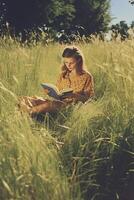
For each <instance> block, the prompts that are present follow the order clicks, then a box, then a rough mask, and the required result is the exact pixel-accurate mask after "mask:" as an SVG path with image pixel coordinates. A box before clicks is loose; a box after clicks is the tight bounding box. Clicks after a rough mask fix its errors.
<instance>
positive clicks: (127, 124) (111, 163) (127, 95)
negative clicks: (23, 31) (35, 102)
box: [0, 38, 134, 200]
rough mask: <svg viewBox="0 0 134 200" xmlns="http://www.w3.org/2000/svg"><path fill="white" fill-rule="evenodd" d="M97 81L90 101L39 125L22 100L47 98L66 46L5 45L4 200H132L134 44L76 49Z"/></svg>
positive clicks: (0, 148)
mask: <svg viewBox="0 0 134 200" xmlns="http://www.w3.org/2000/svg"><path fill="white" fill-rule="evenodd" d="M75 45H77V46H78V47H79V48H80V49H81V50H82V51H83V54H84V56H85V63H86V66H87V69H88V70H89V71H90V72H91V73H92V75H93V77H94V82H95V98H94V100H93V101H92V102H88V103H86V104H83V105H82V104H81V103H80V104H78V105H75V106H74V107H68V108H66V109H64V110H61V111H59V112H58V113H57V114H54V115H49V114H47V115H46V116H44V121H43V122H42V123H39V122H36V121H34V120H32V119H30V117H29V116H28V115H27V114H26V113H24V114H21V113H20V112H19V111H18V109H17V106H16V105H17V100H18V96H21V95H30V96H31V95H37V96H43V97H45V96H44V94H43V91H42V88H41V86H40V83H42V82H51V83H55V82H56V79H57V76H58V74H59V72H60V66H61V61H62V59H61V54H62V51H63V48H64V47H65V46H66V45H61V44H58V43H53V44H52V43H51V44H48V45H43V44H37V45H35V46H32V45H31V46H24V45H20V44H19V43H17V42H15V41H13V40H12V39H11V38H9V39H7V40H6V39H0V199H2V200H8V199H10V200H11V199H12V200H14V199H16V200H18V199H20V200H133V199H134V190H133V185H134V41H133V40H127V41H124V42H119V41H118V42H114V41H113V42H107V43H105V42H101V41H98V40H96V41H95V42H94V43H86V42H84V41H83V42H79V43H77V44H75Z"/></svg>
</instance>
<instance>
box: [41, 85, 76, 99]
mask: <svg viewBox="0 0 134 200" xmlns="http://www.w3.org/2000/svg"><path fill="white" fill-rule="evenodd" d="M41 86H42V87H43V88H44V89H46V90H48V95H49V96H50V97H53V98H55V99H57V100H61V99H62V98H64V97H67V96H69V95H70V94H72V92H73V89H72V88H66V89H63V90H62V91H59V89H58V88H57V87H56V85H54V84H51V83H41Z"/></svg>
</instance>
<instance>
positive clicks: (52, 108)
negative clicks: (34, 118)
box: [30, 100, 65, 115]
mask: <svg viewBox="0 0 134 200" xmlns="http://www.w3.org/2000/svg"><path fill="white" fill-rule="evenodd" d="M62 107H65V103H64V102H62V101H56V100H53V101H51V100H45V101H44V103H41V104H38V105H36V106H33V107H32V108H31V109H30V114H31V115H34V114H38V113H43V114H44V113H46V112H48V113H53V112H56V111H58V110H59V109H61V108H62Z"/></svg>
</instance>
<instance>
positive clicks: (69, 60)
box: [63, 57, 76, 62]
mask: <svg viewBox="0 0 134 200" xmlns="http://www.w3.org/2000/svg"><path fill="white" fill-rule="evenodd" d="M63 61H64V62H75V61H76V59H75V58H73V57H69V58H67V57H64V58H63Z"/></svg>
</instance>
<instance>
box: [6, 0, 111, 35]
mask: <svg viewBox="0 0 134 200" xmlns="http://www.w3.org/2000/svg"><path fill="white" fill-rule="evenodd" d="M5 2H6V6H7V15H6V21H8V22H9V24H10V26H11V27H13V28H14V30H15V32H17V33H19V32H23V31H24V30H31V29H36V28H37V27H40V26H43V25H44V24H46V26H48V27H51V28H52V29H53V30H54V31H58V32H59V31H61V30H64V31H65V32H66V33H69V32H70V31H72V30H74V29H76V27H81V28H80V29H81V30H85V31H86V32H85V34H86V35H88V34H91V33H95V32H99V31H105V30H106V29H107V27H108V24H109V22H110V19H111V18H110V13H109V8H110V0H23V1H19V0H12V1H11V0H5Z"/></svg>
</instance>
